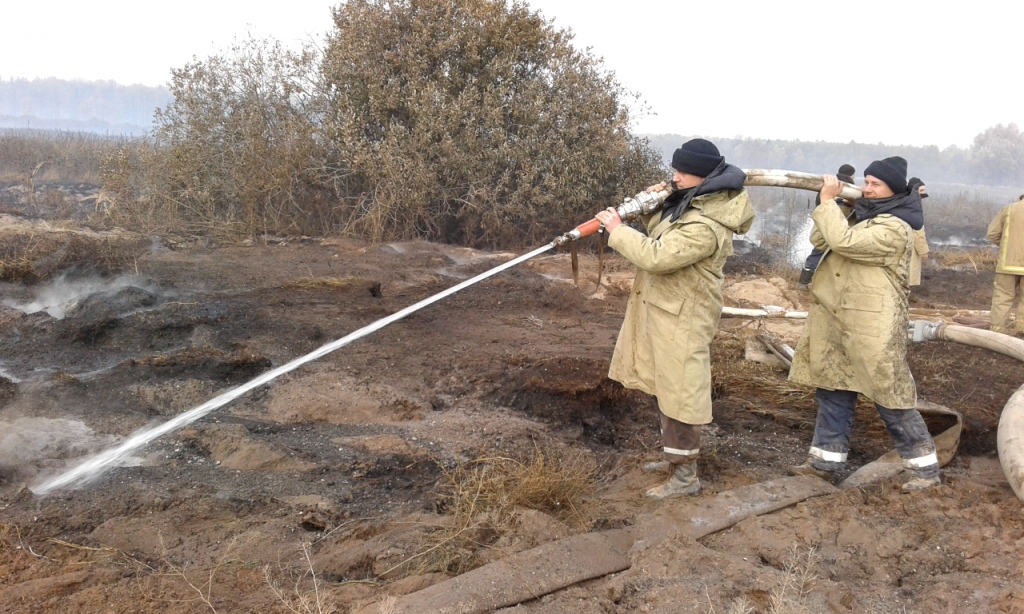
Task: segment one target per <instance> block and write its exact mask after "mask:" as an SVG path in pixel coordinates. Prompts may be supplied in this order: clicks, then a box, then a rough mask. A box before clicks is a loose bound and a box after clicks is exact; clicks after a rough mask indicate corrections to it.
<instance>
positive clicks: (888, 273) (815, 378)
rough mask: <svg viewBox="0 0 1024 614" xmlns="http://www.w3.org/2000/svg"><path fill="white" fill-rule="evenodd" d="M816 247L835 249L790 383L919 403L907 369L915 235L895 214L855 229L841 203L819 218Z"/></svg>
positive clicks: (829, 205) (903, 404) (814, 290)
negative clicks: (911, 263)
mask: <svg viewBox="0 0 1024 614" xmlns="http://www.w3.org/2000/svg"><path fill="white" fill-rule="evenodd" d="M811 218H812V219H813V220H814V224H815V227H814V230H813V231H812V232H811V242H812V243H814V245H815V246H817V247H818V248H819V249H827V250H829V251H827V252H826V253H825V256H824V257H822V259H821V264H819V265H818V269H817V271H815V273H814V278H813V280H812V281H811V296H812V299H813V303H812V305H811V308H810V312H809V314H808V318H807V324H806V325H805V327H804V332H803V335H802V336H801V337H800V342H799V343H798V344H797V347H796V355H795V356H794V357H793V367H792V369H791V370H790V373H789V379H791V380H792V381H794V382H797V383H799V384H805V385H808V386H814V387H816V388H825V389H828V390H854V391H856V392H859V393H861V394H863V395H864V396H866V397H868V398H869V399H871V400H872V401H874V402H876V403H879V404H880V405H883V406H885V407H888V408H890V409H909V408H911V407H915V406H916V405H917V388H916V386H915V385H914V377H913V376H912V375H911V374H910V366H909V365H908V364H907V343H908V341H907V326H908V323H909V319H910V318H909V311H908V305H907V295H908V292H909V288H908V285H907V277H908V274H909V269H910V252H911V249H912V244H913V231H912V230H911V228H910V225H909V224H907V223H906V222H904V221H903V220H901V219H899V218H897V217H895V216H892V215H888V214H882V215H879V216H877V217H874V218H871V219H869V220H865V221H863V222H860V223H858V224H854V225H850V223H849V222H847V219H846V215H845V212H844V211H842V210H841V209H840V208H839V206H837V205H836V203H835V201H826V202H824V203H822V204H821V206H820V207H818V208H816V209H815V210H814V213H812V214H811Z"/></svg>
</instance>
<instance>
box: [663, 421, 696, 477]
mask: <svg viewBox="0 0 1024 614" xmlns="http://www.w3.org/2000/svg"><path fill="white" fill-rule="evenodd" d="M661 444H662V446H663V447H662V450H663V451H664V453H665V460H667V461H668V462H669V463H671V464H673V465H685V464H688V463H693V462H696V460H697V456H698V455H699V454H700V425H699V424H686V423H685V422H680V421H678V420H676V419H674V418H669V417H668V416H666V415H665V414H661Z"/></svg>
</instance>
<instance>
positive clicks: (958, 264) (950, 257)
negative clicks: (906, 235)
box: [928, 247, 999, 273]
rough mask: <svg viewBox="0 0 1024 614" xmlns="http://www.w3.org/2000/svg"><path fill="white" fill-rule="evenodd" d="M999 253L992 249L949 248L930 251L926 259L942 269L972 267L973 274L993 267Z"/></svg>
mask: <svg viewBox="0 0 1024 614" xmlns="http://www.w3.org/2000/svg"><path fill="white" fill-rule="evenodd" d="M998 258H999V251H998V250H997V249H995V248H994V247H968V248H964V247H951V248H946V249H941V250H932V251H931V252H929V254H928V259H929V260H931V261H932V262H933V263H934V264H935V265H937V266H939V267H942V268H965V267H967V266H970V267H973V268H974V272H976V273H977V272H978V271H980V270H990V269H992V268H994V267H995V264H996V260H997V259H998Z"/></svg>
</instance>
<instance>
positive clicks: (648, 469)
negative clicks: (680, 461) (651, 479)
mask: <svg viewBox="0 0 1024 614" xmlns="http://www.w3.org/2000/svg"><path fill="white" fill-rule="evenodd" d="M641 470H642V471H643V472H644V473H661V472H662V471H671V470H672V463H670V462H668V461H667V460H660V461H652V462H650V463H644V466H643V467H642V468H641Z"/></svg>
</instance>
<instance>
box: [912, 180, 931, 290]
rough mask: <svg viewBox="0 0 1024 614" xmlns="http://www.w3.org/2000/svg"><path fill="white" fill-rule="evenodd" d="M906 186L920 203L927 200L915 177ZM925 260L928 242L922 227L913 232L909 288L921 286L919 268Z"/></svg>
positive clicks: (921, 185)
mask: <svg viewBox="0 0 1024 614" xmlns="http://www.w3.org/2000/svg"><path fill="white" fill-rule="evenodd" d="M907 186H908V187H909V188H910V189H911V190H917V193H918V194H920V195H921V203H922V204H924V199H926V198H928V191H927V190H926V189H925V186H924V182H923V181H921V180H920V179H919V178H917V177H911V178H910V179H908V180H907ZM925 260H928V240H927V239H926V238H925V236H924V226H922V227H921V228H920V229H918V230H915V231H914V251H913V252H911V253H910V279H909V283H910V285H911V286H920V285H921V267H922V266H923V265H924V261H925Z"/></svg>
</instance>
